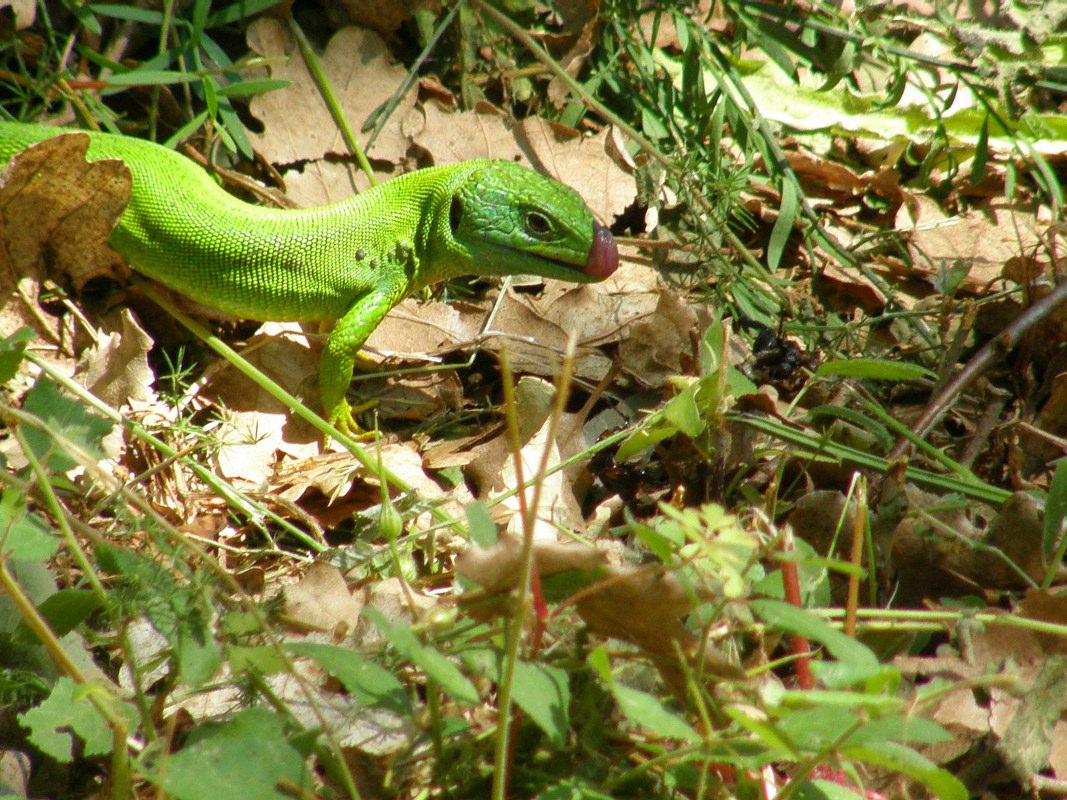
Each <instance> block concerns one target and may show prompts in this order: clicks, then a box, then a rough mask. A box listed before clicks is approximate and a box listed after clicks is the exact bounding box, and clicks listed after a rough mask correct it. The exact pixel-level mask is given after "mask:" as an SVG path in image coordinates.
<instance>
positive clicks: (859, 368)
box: [816, 358, 937, 381]
mask: <svg viewBox="0 0 1067 800" xmlns="http://www.w3.org/2000/svg"><path fill="white" fill-rule="evenodd" d="M816 374H817V375H820V376H823V377H825V376H827V375H841V376H844V377H847V378H869V379H870V380H875V381H913V380H918V379H919V378H929V379H931V380H933V379H936V378H937V373H936V372H932V371H931V370H928V369H927V368H926V367H923V366H920V365H918V364H910V363H904V362H901V361H887V360H884V359H881V358H852V359H849V360H848V361H828V362H826V363H825V364H820V365H819V368H818V369H817V370H816Z"/></svg>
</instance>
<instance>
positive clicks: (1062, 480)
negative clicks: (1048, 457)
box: [1041, 458, 1067, 559]
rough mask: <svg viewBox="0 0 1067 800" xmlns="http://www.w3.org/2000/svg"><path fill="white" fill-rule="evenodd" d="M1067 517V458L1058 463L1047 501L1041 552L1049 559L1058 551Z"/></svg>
mask: <svg viewBox="0 0 1067 800" xmlns="http://www.w3.org/2000/svg"><path fill="white" fill-rule="evenodd" d="M1065 517H1067V458H1061V459H1060V460H1059V461H1057V462H1056V471H1055V472H1053V473H1052V483H1051V484H1049V487H1048V497H1047V499H1046V500H1045V531H1044V534H1043V535H1042V537H1041V552H1042V553H1044V554H1045V557H1046V559H1048V558H1049V557H1050V556H1051V555H1052V554H1053V553H1054V552H1055V551H1056V543H1057V542H1059V540H1060V536H1062V535H1063V521H1064V518H1065Z"/></svg>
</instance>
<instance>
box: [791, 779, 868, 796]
mask: <svg viewBox="0 0 1067 800" xmlns="http://www.w3.org/2000/svg"><path fill="white" fill-rule="evenodd" d="M796 797H797V800H864V796H863V795H862V794H860V793H859V792H857V791H853V790H852V789H849V788H848V787H847V786H842V785H841V784H840V783H834V782H833V781H804V783H802V784H800V786H799V787H797V794H796Z"/></svg>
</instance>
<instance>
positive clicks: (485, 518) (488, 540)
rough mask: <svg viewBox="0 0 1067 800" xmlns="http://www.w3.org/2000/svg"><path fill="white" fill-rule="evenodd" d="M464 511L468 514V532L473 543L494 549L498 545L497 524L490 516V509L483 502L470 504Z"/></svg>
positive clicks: (478, 501) (477, 501)
mask: <svg viewBox="0 0 1067 800" xmlns="http://www.w3.org/2000/svg"><path fill="white" fill-rule="evenodd" d="M464 511H465V512H466V514H467V532H468V533H469V534H470V537H471V541H472V542H474V543H475V544H476V545H478V546H479V547H492V546H493V545H494V544H496V537H497V530H496V523H495V522H493V518H492V517H491V516H490V515H489V509H488V508H486V506H485V503H483V502H482V501H481V500H476V501H475V502H473V503H470V504H469V505H468V506H467V507H466V508H465V509H464Z"/></svg>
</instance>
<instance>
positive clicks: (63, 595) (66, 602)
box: [18, 589, 102, 641]
mask: <svg viewBox="0 0 1067 800" xmlns="http://www.w3.org/2000/svg"><path fill="white" fill-rule="evenodd" d="M101 605H102V603H101V600H100V596H99V595H98V594H97V593H96V592H94V591H92V590H91V589H60V590H59V591H58V592H56V593H55V594H52V595H49V596H48V597H46V598H45V599H44V600H43V601H41V604H40V605H39V606H37V611H38V613H40V615H41V616H42V617H44V620H45V622H47V623H48V627H50V628H51V629H52V631H53V633H55V634H56V636H66V635H67V634H68V633H70V632H71V631H72V630H74V629H75V628H76V627H78V625H80V624H81V622H82V620H84V619H85V618H86V617H88V616H89V615H90V614H92V613H93V612H94V611H96V610H97V609H98V608H100V607H101ZM18 635H19V636H20V637H22V636H26V637H29V638H30V639H31V640H32V641H37V637H36V635H34V634H32V633H30V630H29V628H25V627H20V630H19V634H18Z"/></svg>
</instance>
